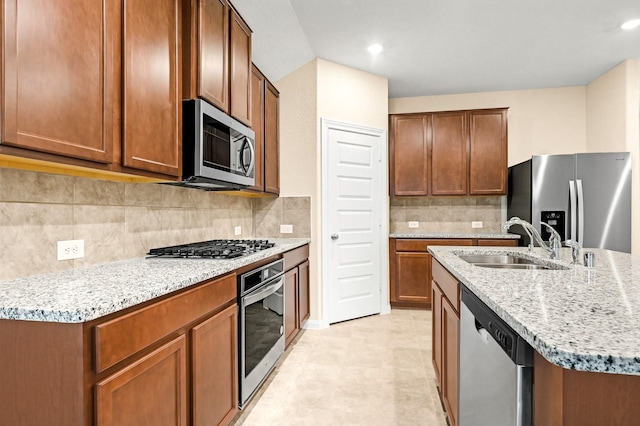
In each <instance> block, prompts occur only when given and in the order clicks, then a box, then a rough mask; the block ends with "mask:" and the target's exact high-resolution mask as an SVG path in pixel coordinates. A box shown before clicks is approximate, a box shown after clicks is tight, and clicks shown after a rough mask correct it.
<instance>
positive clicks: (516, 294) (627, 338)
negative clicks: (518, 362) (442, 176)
mask: <svg viewBox="0 0 640 426" xmlns="http://www.w3.org/2000/svg"><path fill="white" fill-rule="evenodd" d="M589 250H590V251H591V250H593V251H594V252H595V255H596V258H597V259H600V261H599V263H597V264H596V267H595V268H587V267H584V266H582V265H572V264H571V250H570V249H565V248H563V249H561V252H560V259H559V260H550V259H549V258H548V254H547V253H546V252H545V251H544V250H543V249H539V248H536V249H534V250H533V252H532V253H530V252H529V251H528V249H527V248H495V247H493V248H489V247H487V248H456V249H452V248H447V247H435V246H434V247H431V248H430V252H431V253H432V255H433V256H434V264H433V268H434V271H435V270H436V269H438V270H439V271H441V272H442V274H440V273H438V274H436V273H435V272H434V283H435V282H438V283H440V281H442V280H443V279H441V278H439V277H438V275H443V276H449V277H450V279H451V280H454V281H456V282H458V283H460V284H464V286H465V287H466V288H468V289H469V291H470V292H472V293H473V294H475V295H476V296H477V297H478V298H479V299H480V300H481V301H482V303H484V304H486V306H487V307H488V309H490V310H492V311H493V312H494V313H496V314H497V315H498V316H499V317H500V318H501V319H502V320H503V321H505V322H506V323H507V324H508V325H509V326H510V327H511V328H512V329H513V330H515V332H516V333H517V334H519V335H520V336H521V337H522V338H523V339H524V340H525V341H526V342H527V343H528V344H529V345H531V347H532V348H533V349H534V354H533V355H534V357H533V358H534V359H533V376H534V378H533V382H534V386H533V409H534V416H533V418H534V423H533V424H535V425H538V426H542V425H544V426H549V425H551V426H555V425H558V426H559V425H571V426H572V425H576V426H577V425H581V426H582V425H602V424H615V425H625V426H626V425H628V426H631V425H636V424H637V422H638V418H640V405H638V404H637V394H638V392H640V349H638V348H640V345H639V344H638V343H639V342H640V330H638V327H637V324H638V321H639V320H640V300H639V299H637V298H633V297H629V295H631V294H637V293H638V291H639V290H640V288H639V287H640V281H638V280H637V277H638V276H640V262H638V258H637V257H635V256H631V255H629V254H626V253H619V252H613V251H609V250H601V249H589ZM460 252H464V254H470V255H472V254H490V255H495V254H514V255H516V256H519V257H525V258H527V259H532V260H534V261H535V262H537V263H540V264H542V265H547V266H549V267H550V268H551V269H549V270H535V269H533V270H501V269H493V268H484V267H479V266H475V265H472V264H470V263H467V262H466V261H464V260H462V259H460V258H459V257H458V254H460ZM558 267H562V268H564V269H557V268H558ZM444 274H446V275H444ZM446 280H447V279H446V278H445V279H444V281H446ZM438 285H439V284H438ZM443 293H444V291H443ZM434 294H435V293H434ZM440 297H441V299H443V300H444V299H445V297H444V296H440ZM443 305H444V302H443ZM452 305H453V304H452ZM442 310H446V309H444V308H443V309H442ZM438 321H439V323H438V324H439V326H440V328H441V329H443V330H444V328H445V326H444V325H443V322H444V319H439V320H438ZM434 325H435V321H434ZM435 336H436V334H435V333H434V337H435ZM439 341H440V346H441V347H440V348H437V347H436V345H435V343H434V356H436V355H435V354H437V353H439V354H440V356H441V358H442V360H441V361H440V365H436V362H435V360H434V368H435V370H436V374H438V371H439V372H440V373H439V374H440V377H441V379H440V380H439V382H443V381H445V382H446V378H445V377H446V373H445V371H446V366H445V364H446V361H445V360H444V357H445V355H444V349H443V347H444V345H445V344H446V343H444V342H445V341H446V335H445V333H444V331H443V332H442V336H441V337H440V338H439ZM441 386H442V390H441V392H443V401H445V406H447V403H446V397H445V395H444V390H445V389H446V386H447V385H446V384H443V385H441ZM479 386H482V385H481V384H479ZM448 405H449V406H451V407H452V411H453V410H455V406H454V405H452V404H448ZM447 410H449V408H448V407H447Z"/></svg>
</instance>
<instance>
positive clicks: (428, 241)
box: [389, 234, 518, 309]
mask: <svg viewBox="0 0 640 426" xmlns="http://www.w3.org/2000/svg"><path fill="white" fill-rule="evenodd" d="M393 235H397V236H402V237H403V238H391V239H390V240H389V285H390V288H389V295H390V301H391V306H393V307H398V308H425V309H429V308H431V304H432V303H433V300H432V292H431V280H432V278H431V254H430V253H429V246H476V245H495V246H515V245H517V243H518V240H517V239H513V238H506V235H505V234H459V235H462V236H463V237H465V236H466V237H473V238H454V236H455V234H449V235H448V238H447V235H446V234H444V236H445V237H444V238H438V237H437V236H438V234H433V235H435V237H434V238H410V237H411V235H410V234H393ZM425 235H427V236H428V235H429V234H425ZM478 237H484V238H478Z"/></svg>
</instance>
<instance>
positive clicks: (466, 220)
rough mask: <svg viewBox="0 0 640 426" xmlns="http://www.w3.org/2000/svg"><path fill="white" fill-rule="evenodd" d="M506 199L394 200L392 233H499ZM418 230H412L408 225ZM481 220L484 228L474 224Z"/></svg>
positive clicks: (391, 212)
mask: <svg viewBox="0 0 640 426" xmlns="http://www.w3.org/2000/svg"><path fill="white" fill-rule="evenodd" d="M503 198H504V197H438V198H427V197H392V198H391V199H390V207H389V209H390V211H389V231H390V232H392V233H393V232H469V231H472V230H473V231H484V232H500V231H501V229H500V226H501V225H502V199H503ZM410 221H411V222H418V224H419V227H418V228H409V222H410ZM473 221H481V222H482V229H473V228H472V227H471V222H473Z"/></svg>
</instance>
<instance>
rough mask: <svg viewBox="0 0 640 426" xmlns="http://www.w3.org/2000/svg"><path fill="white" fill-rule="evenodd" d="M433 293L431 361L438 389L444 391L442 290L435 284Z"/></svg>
mask: <svg viewBox="0 0 640 426" xmlns="http://www.w3.org/2000/svg"><path fill="white" fill-rule="evenodd" d="M431 295H432V297H431V300H432V307H431V318H432V319H431V361H432V363H433V369H434V370H435V373H436V383H437V385H438V389H440V391H442V290H440V287H438V286H437V285H433V286H432V287H431Z"/></svg>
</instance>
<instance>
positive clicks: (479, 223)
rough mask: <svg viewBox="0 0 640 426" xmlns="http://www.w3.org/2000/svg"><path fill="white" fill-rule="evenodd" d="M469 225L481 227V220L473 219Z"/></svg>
mask: <svg viewBox="0 0 640 426" xmlns="http://www.w3.org/2000/svg"><path fill="white" fill-rule="evenodd" d="M471 227H472V228H482V221H480V220H474V221H473V222H471Z"/></svg>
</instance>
